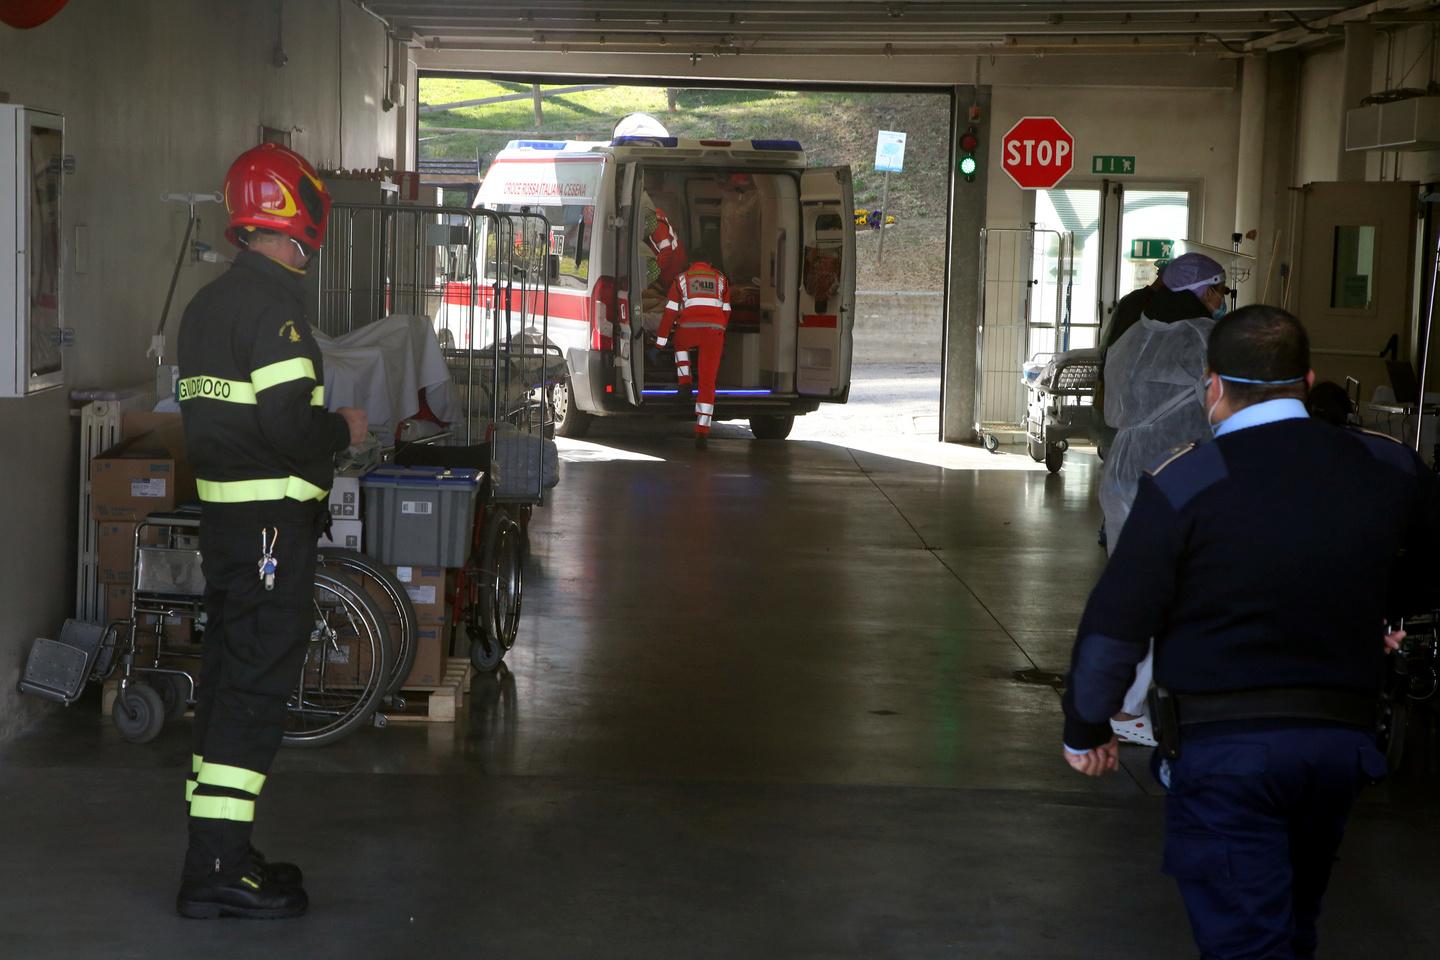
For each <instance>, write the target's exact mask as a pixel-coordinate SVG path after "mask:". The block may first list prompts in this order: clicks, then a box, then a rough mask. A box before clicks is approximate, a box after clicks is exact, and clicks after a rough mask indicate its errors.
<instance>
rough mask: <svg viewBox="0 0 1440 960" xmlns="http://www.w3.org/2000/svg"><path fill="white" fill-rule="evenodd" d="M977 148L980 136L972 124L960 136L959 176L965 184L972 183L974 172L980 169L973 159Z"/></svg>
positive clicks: (978, 162)
mask: <svg viewBox="0 0 1440 960" xmlns="http://www.w3.org/2000/svg"><path fill="white" fill-rule="evenodd" d="M979 147H980V134H979V132H978V131H977V130H976V129H975V126H974V125H973V124H972V125H971V126H969V127H966V128H965V132H964V133H962V134H961V135H960V174H961V176H963V177H964V178H965V182H966V183H974V182H975V172H976V171H977V170H979V169H980V161H979V160H976V159H975V151H976V150H977V149H978V148H979Z"/></svg>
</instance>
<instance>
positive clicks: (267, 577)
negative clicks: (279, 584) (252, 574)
mask: <svg viewBox="0 0 1440 960" xmlns="http://www.w3.org/2000/svg"><path fill="white" fill-rule="evenodd" d="M279 542H280V528H279V527H271V528H270V530H269V531H268V532H267V531H266V530H265V529H264V528H263V527H262V528H261V530H260V579H261V580H263V581H265V589H266V590H274V589H275V570H276V568H278V567H279V566H280V561H279V560H276V559H275V544H277V543H279Z"/></svg>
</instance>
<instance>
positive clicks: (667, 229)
mask: <svg viewBox="0 0 1440 960" xmlns="http://www.w3.org/2000/svg"><path fill="white" fill-rule="evenodd" d="M646 226H650V224H648V223H647V224H646ZM645 243H646V244H647V245H648V246H649V247H650V249H651V250H652V251H653V252H654V254H655V266H656V267H658V268H659V271H660V272H659V275H658V276H656V277H655V278H654V279H653V281H652V282H653V283H654V284H655V285H656V286H658V287H659V288H660V289H661V290H668V289H670V285H671V284H672V283H674V282H675V278H676V277H678V276H679V275H680V273H681V271H683V270H684V269H685V245H684V244H683V243H681V242H680V236H679V235H678V234H677V233H676V232H675V228H674V227H673V226H671V225H670V218H669V217H667V216H665V211H664V210H661V209H660V208H659V207H656V208H655V225H654V226H653V227H651V229H650V234H649V236H647V237H646V238H645Z"/></svg>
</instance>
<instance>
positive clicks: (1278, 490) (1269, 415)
mask: <svg viewBox="0 0 1440 960" xmlns="http://www.w3.org/2000/svg"><path fill="white" fill-rule="evenodd" d="M1216 433H1217V435H1216V439H1215V440H1214V442H1212V443H1205V444H1201V445H1199V446H1196V447H1194V448H1191V449H1190V450H1188V451H1187V452H1183V453H1180V454H1178V455H1176V456H1175V457H1173V458H1172V459H1171V460H1170V461H1168V462H1167V463H1165V464H1164V465H1162V466H1161V467H1159V468H1157V469H1155V470H1154V471H1152V472H1151V473H1149V474H1147V475H1145V476H1143V477H1142V478H1141V480H1140V487H1139V492H1138V493H1137V495H1136V498H1135V507H1134V510H1133V511H1132V512H1131V514H1130V517H1129V519H1128V521H1127V522H1126V524H1125V527H1124V530H1123V532H1122V533H1121V536H1120V541H1119V543H1118V544H1117V545H1116V548H1115V553H1114V554H1113V556H1112V557H1111V558H1110V562H1109V564H1108V565H1107V566H1106V568H1105V572H1104V574H1103V575H1102V576H1101V578H1100V582H1099V584H1098V585H1097V586H1096V587H1095V590H1094V592H1093V593H1092V594H1091V595H1090V601H1089V603H1088V604H1087V605H1086V608H1085V614H1084V616H1083V618H1082V619H1081V622H1080V629H1079V633H1078V636H1077V639H1076V641H1075V649H1074V654H1073V657H1072V662H1071V669H1070V679H1069V684H1068V689H1067V691H1066V693H1065V698H1064V708H1065V743H1066V745H1067V746H1068V747H1071V748H1073V749H1076V750H1084V749H1089V748H1092V747H1096V746H1099V745H1101V744H1104V743H1106V742H1108V741H1109V740H1110V737H1111V730H1110V725H1109V718H1110V717H1111V716H1113V715H1114V713H1115V712H1116V711H1117V710H1119V709H1120V704H1121V701H1122V700H1123V698H1124V694H1125V690H1126V688H1127V687H1128V686H1129V685H1130V683H1131V682H1132V681H1133V680H1134V676H1135V666H1136V664H1138V663H1139V662H1140V660H1141V659H1142V658H1143V657H1144V656H1145V652H1146V650H1147V648H1148V645H1149V641H1150V638H1152V637H1153V638H1154V639H1155V682H1156V683H1157V684H1158V685H1159V686H1162V687H1165V688H1167V689H1169V690H1171V691H1172V692H1175V693H1181V694H1184V693H1224V692H1234V691H1241V690H1254V689H1262V688H1266V687H1316V688H1331V689H1344V690H1353V691H1356V692H1360V693H1377V694H1378V691H1379V688H1380V683H1381V679H1382V676H1383V671H1384V666H1385V653H1384V639H1383V638H1384V632H1385V626H1384V625H1385V622H1386V620H1387V619H1390V620H1394V619H1396V618H1398V617H1400V616H1403V615H1407V614H1413V613H1417V612H1420V611H1422V610H1428V609H1430V606H1431V604H1432V602H1433V600H1434V594H1435V591H1436V588H1435V583H1436V578H1435V573H1436V567H1435V563H1434V557H1435V555H1436V551H1435V550H1434V548H1433V545H1434V542H1435V539H1434V538H1435V536H1436V535H1437V532H1440V523H1437V519H1436V518H1437V510H1436V486H1437V484H1436V480H1435V478H1434V476H1433V475H1432V474H1431V473H1430V472H1429V471H1428V470H1427V469H1426V467H1425V465H1424V463H1423V462H1422V461H1421V460H1420V458H1419V457H1417V456H1416V455H1415V453H1414V452H1412V451H1411V450H1410V449H1409V448H1407V447H1405V446H1402V445H1401V444H1399V443H1397V442H1395V441H1394V440H1392V439H1390V438H1388V437H1381V436H1378V435H1374V434H1366V433H1362V432H1358V431H1349V430H1343V429H1340V428H1337V427H1332V426H1330V425H1328V424H1326V423H1323V422H1321V421H1318V420H1310V419H1309V418H1308V417H1306V416H1305V411H1304V406H1303V405H1302V404H1301V403H1300V402H1299V401H1296V400H1273V401H1269V402H1267V403H1262V404H1256V405H1254V406H1252V407H1247V408H1245V409H1244V410H1241V411H1239V412H1238V413H1237V414H1236V415H1235V416H1234V417H1232V418H1231V419H1230V420H1227V421H1226V422H1225V423H1223V424H1222V425H1221V426H1220V428H1219V429H1218V430H1217V432H1216Z"/></svg>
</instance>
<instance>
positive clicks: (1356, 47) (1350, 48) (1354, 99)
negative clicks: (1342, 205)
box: [1335, 23, 1375, 180]
mask: <svg viewBox="0 0 1440 960" xmlns="http://www.w3.org/2000/svg"><path fill="white" fill-rule="evenodd" d="M1374 54H1375V28H1374V27H1373V26H1371V25H1370V24H1368V23H1347V24H1346V25H1345V79H1344V86H1343V87H1342V88H1341V90H1342V93H1341V97H1340V102H1339V103H1338V104H1336V105H1335V109H1337V110H1339V111H1340V143H1339V144H1337V145H1336V150H1337V151H1338V152H1339V155H1340V160H1339V163H1338V165H1337V166H1336V168H1335V170H1336V175H1335V179H1337V180H1364V179H1365V158H1366V154H1365V153H1363V152H1361V151H1359V150H1357V151H1355V152H1354V153H1348V152H1346V150H1345V112H1346V111H1347V110H1349V109H1351V108H1352V107H1358V106H1360V101H1361V99H1363V98H1364V97H1367V96H1369V95H1370V90H1371V84H1372V75H1371V71H1372V70H1373V68H1374V64H1373V62H1372V61H1373V59H1374Z"/></svg>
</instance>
